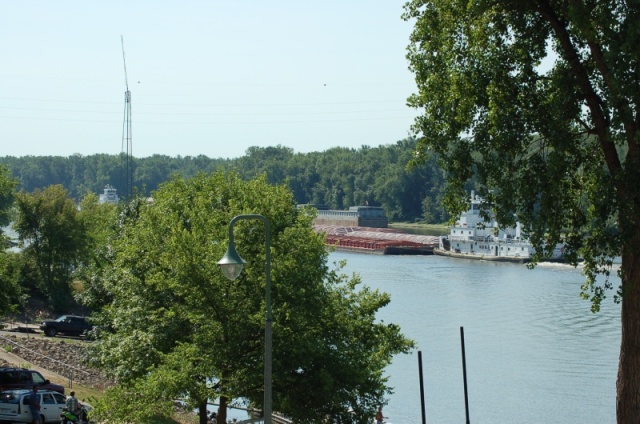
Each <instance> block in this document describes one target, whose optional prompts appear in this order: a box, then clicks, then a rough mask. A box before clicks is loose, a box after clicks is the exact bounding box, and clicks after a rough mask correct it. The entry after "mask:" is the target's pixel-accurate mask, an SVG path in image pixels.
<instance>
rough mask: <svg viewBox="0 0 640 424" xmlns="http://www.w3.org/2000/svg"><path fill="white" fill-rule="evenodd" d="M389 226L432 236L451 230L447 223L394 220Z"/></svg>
mask: <svg viewBox="0 0 640 424" xmlns="http://www.w3.org/2000/svg"><path fill="white" fill-rule="evenodd" d="M389 228H396V229H398V230H403V231H407V232H411V233H414V234H425V235H432V236H439V235H445V234H447V233H448V232H449V227H448V226H447V224H446V223H443V224H425V223H421V222H392V223H389Z"/></svg>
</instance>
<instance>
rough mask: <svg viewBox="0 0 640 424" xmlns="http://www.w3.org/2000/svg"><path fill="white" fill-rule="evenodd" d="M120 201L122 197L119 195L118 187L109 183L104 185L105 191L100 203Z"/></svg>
mask: <svg viewBox="0 0 640 424" xmlns="http://www.w3.org/2000/svg"><path fill="white" fill-rule="evenodd" d="M119 201H120V198H119V197H118V193H117V191H116V189H115V188H114V187H113V186H112V185H110V184H107V185H106V186H105V187H104V191H103V193H102V194H101V195H100V200H99V202H100V203H118V202H119Z"/></svg>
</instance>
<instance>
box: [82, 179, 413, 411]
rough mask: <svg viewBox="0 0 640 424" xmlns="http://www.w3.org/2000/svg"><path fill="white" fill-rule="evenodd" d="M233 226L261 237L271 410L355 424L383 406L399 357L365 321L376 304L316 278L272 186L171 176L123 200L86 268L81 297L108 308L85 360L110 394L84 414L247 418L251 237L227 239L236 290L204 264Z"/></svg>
mask: <svg viewBox="0 0 640 424" xmlns="http://www.w3.org/2000/svg"><path fill="white" fill-rule="evenodd" d="M246 213H259V214H262V215H263V216H265V217H267V218H268V219H269V222H270V227H271V257H272V273H271V275H272V281H273V285H272V297H273V318H274V326H273V332H274V342H273V352H274V355H273V358H274V360H273V375H274V378H273V381H274V410H277V411H280V412H282V413H285V414H287V415H290V416H292V417H294V418H296V422H301V423H304V422H317V420H318V417H333V418H335V419H339V420H341V422H368V421H369V419H370V417H371V414H372V413H373V410H374V409H375V407H376V405H378V404H379V403H381V402H382V401H383V397H384V395H385V393H387V392H388V390H389V388H388V387H386V378H385V377H384V376H383V374H382V371H383V369H384V367H385V366H386V365H387V364H388V363H389V361H390V359H391V357H392V355H394V354H397V353H401V352H407V351H408V350H409V349H410V348H411V346H412V343H411V342H410V341H409V340H407V339H405V338H404V337H403V336H402V335H401V333H400V331H399V328H398V327H397V326H394V325H386V324H383V323H377V322H376V321H375V312H376V311H377V310H378V309H379V308H381V307H383V306H384V305H386V304H387V303H388V302H389V298H388V296H387V295H385V294H383V293H379V292H377V291H370V290H369V289H367V288H363V289H362V290H360V291H358V290H356V287H357V286H358V285H359V283H360V281H359V279H358V278H357V277H353V278H348V277H346V276H344V275H341V274H340V273H339V272H338V271H337V270H333V271H330V270H329V268H328V266H327V264H326V260H327V252H326V250H325V246H324V241H323V239H322V236H320V235H318V234H316V233H315V232H314V231H313V230H312V228H311V223H312V219H313V217H312V216H310V215H308V214H307V213H306V212H304V211H302V210H299V209H297V208H296V207H295V204H294V201H293V197H292V194H291V192H290V191H289V190H288V189H287V188H286V187H284V186H272V185H269V184H268V182H267V180H266V177H260V178H257V179H253V180H250V181H244V180H243V179H241V178H240V176H239V175H237V174H226V173H214V174H212V175H210V176H205V175H203V174H201V175H198V176H196V177H194V178H192V179H189V180H184V179H181V178H178V177H174V178H173V179H172V180H171V181H170V182H168V183H166V184H164V185H163V186H162V187H161V188H160V189H159V190H158V191H157V192H155V193H154V196H153V201H152V202H146V201H141V199H135V200H134V201H132V202H131V203H130V206H129V207H128V208H127V209H126V210H124V211H122V212H121V214H120V219H119V222H120V224H119V225H118V226H117V234H116V236H115V237H114V238H112V239H111V241H110V243H109V248H108V249H107V250H105V254H107V255H108V258H109V260H108V261H100V263H101V266H100V267H98V266H96V267H94V270H95V274H94V276H95V277H96V278H94V279H92V280H91V284H88V285H87V287H88V291H90V292H95V293H97V294H98V295H99V296H101V297H102V298H106V299H108V302H107V303H106V304H105V305H104V308H103V309H102V312H101V314H100V317H99V321H100V322H101V325H102V326H103V327H104V328H105V329H106V331H103V332H101V333H99V334H98V337H99V339H98V341H97V342H96V343H95V351H94V354H93V355H92V358H93V360H94V362H95V363H96V364H98V365H99V366H101V367H103V368H104V369H105V370H106V371H108V372H110V373H111V374H112V375H113V376H114V377H116V379H117V381H118V383H119V384H118V387H117V388H116V389H114V390H113V391H112V392H110V393H109V394H108V395H107V396H106V397H105V399H104V400H101V401H100V402H99V403H98V405H97V414H99V416H100V417H101V418H102V419H105V420H108V421H109V422H124V421H127V420H131V415H132V414H135V417H136V420H134V421H137V420H138V419H140V420H141V419H143V418H144V417H145V416H150V414H152V413H155V412H157V410H158V408H166V407H167V406H168V405H169V403H168V402H169V401H170V400H172V399H175V398H177V397H180V396H185V395H186V397H187V398H188V399H189V400H190V402H192V403H191V405H192V406H194V407H195V406H199V405H202V404H203V403H204V402H206V400H207V399H209V398H211V399H213V398H218V397H220V398H223V399H225V400H226V399H229V400H232V401H233V400H236V401H238V400H246V401H248V402H249V403H250V404H251V405H254V406H256V407H260V406H261V404H262V401H263V399H262V379H263V375H262V374H263V366H262V364H263V356H262V355H263V352H264V290H265V284H266V282H265V269H264V267H265V231H264V227H263V225H262V224H260V223H256V222H254V221H238V223H237V224H236V225H235V227H234V238H235V242H236V246H237V248H238V251H239V252H240V253H241V255H242V256H243V257H245V258H246V260H247V265H246V267H245V270H244V271H243V273H242V274H241V276H240V277H239V278H238V279H237V280H235V281H228V280H227V279H226V278H225V277H224V276H223V275H222V273H221V272H220V270H219V269H218V267H217V265H216V263H217V261H218V260H219V259H220V258H221V257H222V256H223V254H224V252H225V250H226V239H227V236H228V227H227V225H228V223H229V221H230V220H231V219H232V218H233V217H234V216H235V215H238V214H246ZM105 257H106V256H105ZM89 296H91V294H89ZM97 297H98V296H95V297H94V299H95V298H97ZM311 388H313V389H312V390H311ZM131 394H135V396H131ZM122 396H129V397H128V398H127V400H126V402H124V404H123V407H122V408H120V407H118V401H117V400H118V399H120V398H121V397H122ZM156 404H157V405H158V408H156V407H155V406H156ZM136 405H139V406H140V408H136V407H135V406H136ZM349 409H352V410H353V411H354V413H349V412H348V411H349ZM219 416H220V415H219Z"/></svg>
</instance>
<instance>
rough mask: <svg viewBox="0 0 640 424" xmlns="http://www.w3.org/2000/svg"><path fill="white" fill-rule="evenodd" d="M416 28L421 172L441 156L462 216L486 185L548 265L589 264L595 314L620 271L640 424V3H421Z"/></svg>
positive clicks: (629, 387) (625, 404) (411, 14)
mask: <svg viewBox="0 0 640 424" xmlns="http://www.w3.org/2000/svg"><path fill="white" fill-rule="evenodd" d="M404 17H405V19H407V20H412V21H414V22H415V27H414V30H413V33H412V35H411V43H410V45H409V48H408V52H409V53H408V59H409V61H410V68H411V70H412V71H413V72H414V73H415V77H416V82H417V88H418V92H417V93H416V94H415V95H413V96H411V98H410V99H409V102H410V104H411V106H413V107H415V108H419V109H421V110H422V111H423V113H422V115H421V116H419V117H418V118H417V119H416V121H415V125H414V130H415V132H416V133H417V134H418V135H419V136H420V140H419V144H418V146H417V149H416V157H415V159H414V163H420V162H421V161H423V160H424V159H425V158H427V157H428V155H429V154H431V153H436V154H438V155H440V159H441V164H442V166H443V167H444V168H445V170H446V173H447V178H448V180H449V184H448V189H447V190H448V196H447V202H448V205H449V208H450V211H451V212H452V214H453V215H454V216H455V215H457V214H458V213H459V212H461V211H462V210H463V209H464V208H465V203H466V201H467V199H468V194H466V193H464V184H465V183H466V182H467V181H469V180H470V179H471V178H472V177H477V184H478V185H477V187H476V188H477V189H478V191H479V194H481V195H482V196H483V197H484V198H485V199H486V200H487V204H488V206H490V207H493V208H495V210H496V211H497V216H498V220H499V221H500V222H502V223H506V224H509V223H512V222H513V221H514V220H515V219H517V220H519V221H521V222H522V223H523V224H524V226H525V229H526V232H527V233H528V234H529V236H530V237H531V239H532V241H533V242H534V243H536V244H537V245H538V247H539V250H538V252H539V254H540V256H543V255H544V252H543V247H544V246H547V247H548V248H552V247H553V246H554V245H555V244H556V243H557V242H562V243H564V244H565V246H566V249H567V252H568V254H569V258H571V259H572V260H574V261H575V260H576V259H577V258H578V257H582V258H584V260H585V273H586V275H587V282H586V284H585V285H584V287H583V295H584V296H585V297H588V298H590V299H591V300H592V301H593V309H594V311H596V310H597V309H598V308H599V304H600V302H601V300H602V299H603V298H604V297H605V296H606V293H607V292H606V290H607V289H610V288H612V285H611V282H610V281H609V279H608V278H607V277H608V275H609V273H610V271H611V261H612V259H613V258H614V257H616V256H618V255H619V256H621V257H622V266H621V270H620V276H621V278H622V286H621V287H620V289H619V291H618V292H617V295H616V296H615V298H618V296H621V297H622V346H621V354H620V363H619V374H618V384H617V390H618V393H617V394H618V397H617V417H618V422H620V423H638V422H640V345H639V344H638V334H640V267H638V266H637V264H638V262H639V261H640V254H639V251H638V249H640V190H638V188H637V184H638V181H640V148H639V145H638V142H639V141H640V139H639V137H640V132H639V131H638V130H639V128H640V69H639V68H638V63H639V60H640V49H638V45H640V25H638V22H640V3H638V2H637V1H622V0H593V1H574V2H566V1H556V0H507V1H492V0H475V1H467V0H433V1H427V0H414V1H410V2H409V3H407V4H406V5H405V15H404ZM550 49H552V50H553V53H552V54H551V57H548V56H549V55H550V53H549V50H550ZM545 59H547V62H543V60H545ZM548 59H551V60H550V61H549V60H548ZM598 274H603V275H604V278H602V279H601V280H599V282H597V281H596V275H598Z"/></svg>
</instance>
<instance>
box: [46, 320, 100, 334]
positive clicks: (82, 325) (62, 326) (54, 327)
mask: <svg viewBox="0 0 640 424" xmlns="http://www.w3.org/2000/svg"><path fill="white" fill-rule="evenodd" d="M92 328H93V326H92V325H91V324H89V323H88V322H87V319H86V318H85V317H81V316H77V315H62V316H61V317H60V318H58V319H56V320H55V321H42V323H41V324H40V329H41V330H42V331H43V332H44V334H45V335H47V336H48V337H53V336H55V335H56V334H58V333H61V334H65V335H68V336H81V335H82V334H84V333H85V332H87V331H89V330H91V329H92Z"/></svg>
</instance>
